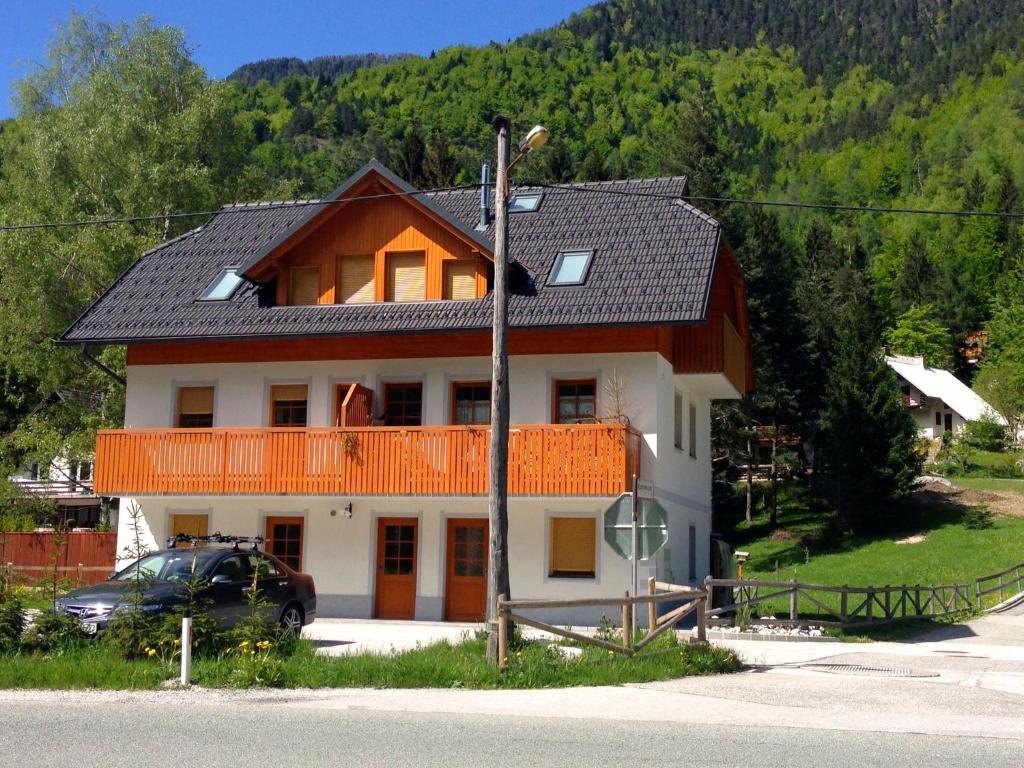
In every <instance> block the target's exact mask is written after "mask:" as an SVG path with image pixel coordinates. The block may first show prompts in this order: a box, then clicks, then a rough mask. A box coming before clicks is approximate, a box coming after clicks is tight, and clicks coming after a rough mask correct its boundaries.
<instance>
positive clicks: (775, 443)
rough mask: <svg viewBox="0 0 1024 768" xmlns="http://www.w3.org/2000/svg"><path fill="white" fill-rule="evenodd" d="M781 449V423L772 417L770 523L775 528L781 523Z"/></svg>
mask: <svg viewBox="0 0 1024 768" xmlns="http://www.w3.org/2000/svg"><path fill="white" fill-rule="evenodd" d="M778 449H779V425H778V424H776V422H775V419H774V417H773V418H772V466H771V470H770V473H771V474H770V477H771V483H772V504H771V511H770V512H769V516H768V524H769V525H770V526H771V527H772V528H774V527H775V526H776V525H778V524H779V472H778V466H777V464H776V459H777V457H778Z"/></svg>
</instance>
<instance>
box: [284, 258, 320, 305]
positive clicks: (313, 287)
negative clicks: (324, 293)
mask: <svg viewBox="0 0 1024 768" xmlns="http://www.w3.org/2000/svg"><path fill="white" fill-rule="evenodd" d="M288 303H289V304H291V305H292V306H308V305H310V304H319V303H320V267H292V271H291V274H290V277H289V283H288Z"/></svg>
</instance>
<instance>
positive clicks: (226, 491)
mask: <svg viewBox="0 0 1024 768" xmlns="http://www.w3.org/2000/svg"><path fill="white" fill-rule="evenodd" d="M489 439H490V430H489V429H488V428H486V427H468V426H445V427H337V428H328V427H324V428H265V429H234V428H212V429H121V430H102V431H100V432H99V433H98V435H97V438H96V470H95V480H94V488H95V491H96V492H97V493H100V494H103V495H111V496H114V495H121V496H160V495H190V496H193V495H202V496H206V495H248V496H262V495H281V494H291V495H303V496H307V495H331V496H339V495H344V496H482V495H485V494H486V493H487V491H488V477H487V476H488V453H489V451H488V445H489ZM639 470H640V434H639V433H638V432H636V431H635V430H633V429H631V428H630V427H629V426H627V425H625V424H618V423H614V424H543V425H513V426H512V427H511V429H510V432H509V470H508V482H509V494H511V495H515V496H615V495H618V494H619V493H622V492H623V491H626V490H628V489H629V487H630V483H631V480H632V477H633V474H634V473H636V474H639Z"/></svg>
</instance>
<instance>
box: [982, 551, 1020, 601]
mask: <svg viewBox="0 0 1024 768" xmlns="http://www.w3.org/2000/svg"><path fill="white" fill-rule="evenodd" d="M1022 578H1024V563H1018V564H1017V565H1011V566H1010V567H1009V568H1007V569H1006V570H1005V571H999V573H993V574H990V575H988V576H982V577H981V578H979V579H977V580H975V582H974V598H975V601H976V605H977V607H978V609H979V610H980V609H982V608H984V607H986V605H988V603H995V604H999V603H1002V602H1003V601H1004V600H1007V599H1010V598H1013V597H1016V596H1017V595H1019V594H1020V593H1021V592H1024V583H1022ZM996 595H998V598H997V597H995V596H996ZM989 607H991V606H989Z"/></svg>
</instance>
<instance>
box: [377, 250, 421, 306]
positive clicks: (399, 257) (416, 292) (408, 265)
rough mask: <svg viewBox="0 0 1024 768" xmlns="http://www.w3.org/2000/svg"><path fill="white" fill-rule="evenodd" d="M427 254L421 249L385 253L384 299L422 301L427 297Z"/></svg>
mask: <svg viewBox="0 0 1024 768" xmlns="http://www.w3.org/2000/svg"><path fill="white" fill-rule="evenodd" d="M426 262H427V255H426V254H425V253H423V251H415V252H412V253H389V254H387V258H386V263H387V291H385V296H384V298H385V300H386V301H424V300H426V298H427V281H426Z"/></svg>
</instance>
